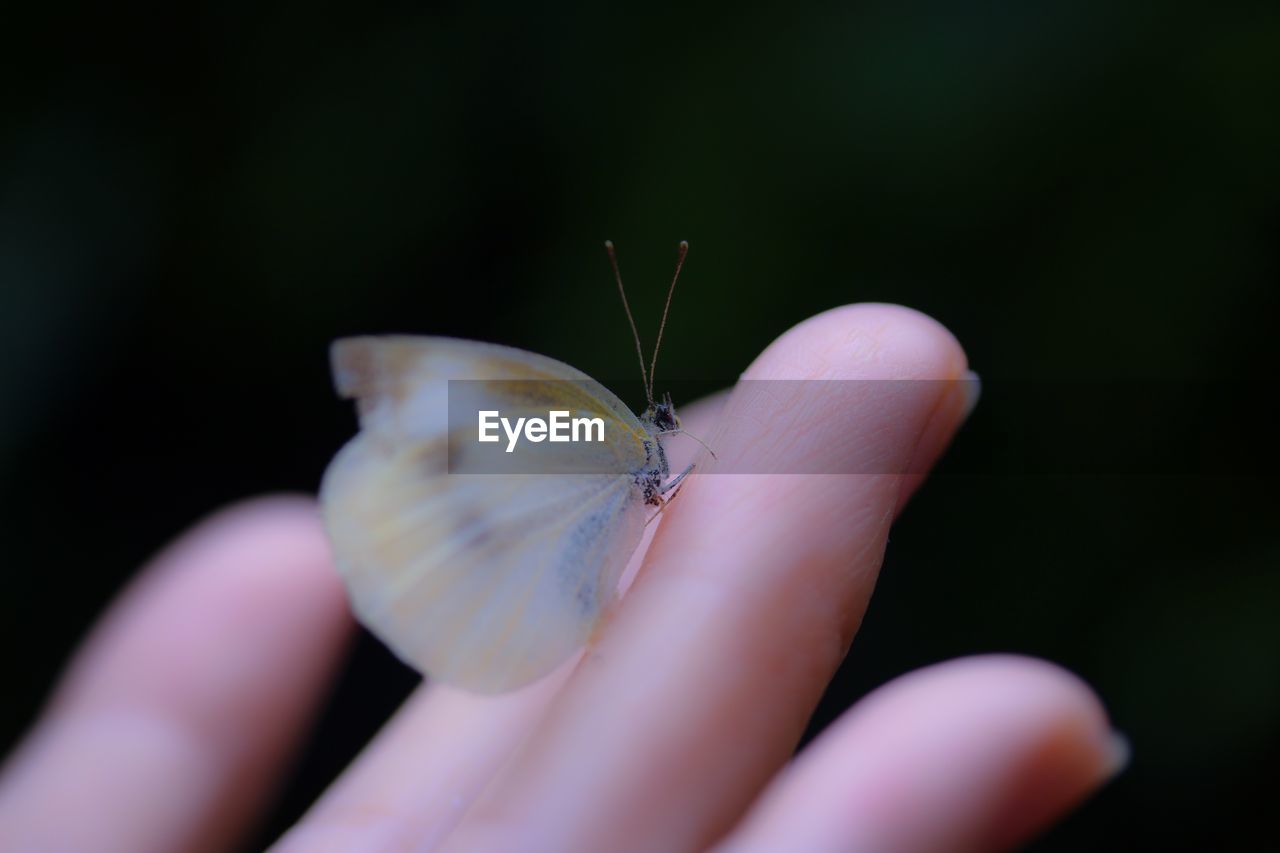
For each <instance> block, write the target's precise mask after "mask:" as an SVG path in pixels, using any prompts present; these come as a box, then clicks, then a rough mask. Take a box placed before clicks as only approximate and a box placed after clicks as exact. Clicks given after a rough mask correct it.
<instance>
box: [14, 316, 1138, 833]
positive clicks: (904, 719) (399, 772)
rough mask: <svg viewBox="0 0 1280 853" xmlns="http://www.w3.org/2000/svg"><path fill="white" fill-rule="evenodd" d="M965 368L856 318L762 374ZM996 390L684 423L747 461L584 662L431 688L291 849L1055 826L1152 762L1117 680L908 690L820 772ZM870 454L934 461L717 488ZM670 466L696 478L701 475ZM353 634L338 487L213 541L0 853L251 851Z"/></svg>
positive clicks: (708, 406)
mask: <svg viewBox="0 0 1280 853" xmlns="http://www.w3.org/2000/svg"><path fill="white" fill-rule="evenodd" d="M966 369H967V363H966V360H965V355H964V352H963V351H962V349H961V348H960V346H959V344H958V343H957V342H956V341H955V339H954V338H953V337H952V336H951V335H950V333H948V332H947V331H946V330H945V329H944V328H943V327H942V326H940V325H939V324H937V323H936V322H935V321H933V320H931V319H929V318H928V317H925V316H924V315H921V314H919V313H916V312H914V311H910V310H908V309H905V308H899V307H896V306H886V305H857V306H848V307H845V308H839V309H835V310H833V311H829V312H826V313H824V314H821V315H819V316H817V317H814V318H812V319H810V320H808V321H806V322H804V323H802V324H800V325H799V326H797V327H795V328H793V329H792V330H791V331H789V332H787V333H786V334H785V335H783V336H782V337H781V338H779V339H778V340H777V341H775V342H774V343H773V344H772V345H771V346H769V347H768V348H767V349H766V350H765V352H764V353H763V354H761V355H760V356H759V357H758V358H757V359H756V361H755V362H754V363H753V364H752V365H751V367H750V368H749V369H748V371H747V372H746V374H745V376H748V377H751V378H785V379H804V378H823V379H843V378H849V379H857V378H895V379H910V378H926V379H954V378H958V377H961V376H962V375H964V371H965V370H966ZM937 387H938V388H939V389H945V388H946V387H947V386H945V385H943V384H940V383H939V384H937ZM953 387H957V388H958V387H960V386H953ZM970 403H971V401H970V400H968V399H967V398H966V396H965V395H964V394H963V393H952V392H950V391H946V390H940V391H939V393H938V394H936V395H934V396H933V397H932V398H930V399H924V398H920V399H912V400H906V401H899V402H898V403H896V405H898V406H900V407H901V409H900V410H898V411H894V412H892V413H891V414H892V417H893V420H894V421H895V423H899V424H902V425H904V426H905V428H903V429H895V430H892V431H890V432H889V433H886V432H885V431H884V430H882V429H881V430H874V431H873V429H872V428H873V426H874V425H875V424H876V423H878V422H880V421H881V420H882V417H881V416H883V415H884V414H885V413H883V412H880V413H875V412H867V411H864V410H863V409H860V408H858V407H857V406H854V405H852V404H850V405H842V404H841V403H840V402H839V401H837V403H836V404H835V405H832V406H829V407H825V408H823V409H822V410H819V411H817V412H816V413H815V412H807V413H805V414H804V418H803V424H802V425H801V426H799V427H798V426H797V422H796V420H795V419H796V418H797V415H796V413H795V412H792V411H789V410H788V408H787V407H786V406H785V405H782V406H780V407H779V408H778V410H777V411H776V414H774V415H771V416H770V417H767V418H764V419H761V418H759V417H754V418H752V419H747V418H741V417H739V418H735V417H734V407H735V401H734V398H733V397H731V396H730V397H728V398H727V402H726V397H725V396H724V395H722V396H720V397H718V398H715V399H713V400H709V401H705V402H704V403H702V404H698V405H696V406H693V407H689V408H687V409H686V410H685V411H683V412H682V418H683V420H684V423H685V426H686V427H687V428H688V429H690V430H692V431H694V432H695V433H697V434H699V435H700V436H702V437H704V438H707V439H708V440H709V441H710V443H711V444H712V446H714V447H715V450H716V454H717V457H718V460H715V461H710V460H707V459H706V457H702V458H701V460H700V462H699V465H700V470H695V473H694V474H693V475H691V476H690V477H689V478H688V479H687V480H686V481H685V483H684V484H683V486H682V488H681V489H680V492H679V495H678V496H677V497H676V498H675V500H674V501H673V502H672V503H671V505H670V506H669V507H667V508H666V510H665V512H664V517H663V519H662V521H661V522H660V523H659V524H657V525H654V529H655V530H656V533H655V534H654V535H653V537H652V542H651V543H650V544H649V545H648V550H647V552H646V553H645V554H644V555H643V559H642V560H641V558H639V557H638V558H637V563H638V564H639V568H638V575H637V578H636V580H635V582H634V584H633V585H632V587H631V589H630V591H629V592H628V594H627V595H626V597H625V598H624V600H623V601H622V603H621V604H620V605H619V606H618V607H617V608H616V610H615V611H614V612H613V613H612V614H611V615H610V617H609V619H608V620H607V623H606V624H605V625H604V627H603V628H602V629H601V630H600V632H599V634H598V637H597V638H596V640H595V641H594V642H593V644H592V646H591V648H590V649H589V650H588V651H587V652H586V653H585V654H584V655H583V656H582V658H581V660H580V661H576V662H573V663H571V664H569V665H566V666H565V667H564V668H563V669H562V670H561V671H559V672H557V673H556V674H555V675H553V676H552V677H550V678H548V679H546V680H544V681H542V682H540V683H538V684H536V685H534V686H532V687H530V688H526V689H525V690H522V691H519V692H517V693H514V694H508V695H505V696H501V697H496V698H492V697H490V698H484V697H475V696H469V695H467V694H464V693H460V692H458V691H455V690H452V689H450V688H447V687H443V686H439V685H434V684H429V683H428V684H424V685H423V686H421V687H420V688H418V690H417V691H416V692H415V693H414V694H413V695H412V696H411V697H410V698H409V699H408V700H407V701H406V703H405V704H404V706H403V707H402V708H401V709H400V710H399V711H398V712H397V713H396V714H395V716H394V717H393V718H392V719H391V720H390V721H388V723H387V724H386V726H385V727H384V728H383V730H382V731H381V732H380V733H379V734H378V735H376V736H375V737H374V739H373V740H372V741H371V742H370V744H369V745H368V746H367V747H366V749H365V750H364V752H363V753H362V754H361V755H360V756H358V757H357V758H356V760H355V761H354V762H353V763H352V765H351V766H350V767H348V768H347V770H346V771H345V772H344V773H343V774H342V775H341V776H339V778H338V779H336V780H335V781H334V782H333V784H332V786H331V787H330V788H329V790H328V791H327V792H326V793H325V794H324V795H323V796H322V797H321V799H320V800H319V801H317V802H316V803H315V804H314V806H313V807H312V808H311V810H310V811H309V812H308V813H307V814H306V815H305V816H304V817H303V818H302V819H301V820H300V821H299V823H298V824H297V825H296V826H295V827H294V828H293V829H292V830H290V831H289V832H288V833H287V834H286V835H285V836H284V837H283V838H282V839H280V840H279V842H278V843H277V845H276V849H278V850H281V851H304V850H305V851H311V850H318V851H365V850H432V849H444V850H495V851H511V850H539V851H540V850H546V851H595V850H663V851H681V850H699V849H706V848H708V847H714V848H716V849H721V850H730V851H755V850H760V851H772V850H806V851H827V850H832V851H835V850H852V851H964V850H999V849H1006V848H1009V847H1012V846H1016V845H1017V844H1018V843H1019V842H1021V841H1023V840H1025V839H1027V838H1029V837H1031V836H1032V835H1034V834H1036V833H1037V832H1040V831H1043V830H1044V829H1045V828H1046V827H1047V826H1049V825H1050V824H1052V822H1053V821H1054V820H1056V819H1057V818H1059V817H1060V816H1062V815H1063V814H1064V813H1066V812H1067V811H1069V810H1070V809H1071V808H1072V807H1073V806H1075V805H1076V804H1078V803H1079V802H1080V801H1081V800H1082V799H1083V798H1085V797H1087V796H1088V795H1089V794H1090V793H1091V792H1093V791H1094V790H1095V789H1096V788H1098V787H1099V786H1100V785H1102V784H1103V783H1104V782H1105V781H1106V780H1107V779H1108V778H1110V777H1111V776H1112V775H1113V774H1114V773H1115V772H1117V771H1118V770H1119V769H1120V767H1121V766H1122V765H1123V761H1124V750H1123V747H1122V746H1121V744H1122V741H1120V740H1119V739H1117V738H1116V737H1115V736H1114V735H1113V734H1112V732H1111V727H1110V724H1109V723H1108V720H1107V717H1106V714H1105V712H1104V710H1103V708H1102V705H1101V703H1100V702H1099V700H1098V699H1097V698H1096V696H1095V695H1094V694H1093V692H1092V691H1091V690H1090V689H1089V688H1088V687H1087V686H1086V685H1085V684H1084V683H1083V682H1082V681H1081V680H1080V679H1078V678H1077V677H1075V676H1074V675H1072V674H1070V673H1068V672H1066V671H1064V670H1062V669H1060V668H1058V667H1056V666H1055V665H1053V664H1050V663H1047V662H1044V661H1039V660H1034V659H1030V658H1022V657H1015V656H1007V655H1002V656H989V657H975V658H966V659H960V660H954V661H950V662H947V663H943V664H939V665H935V666H932V667H928V668H926V669H923V670H919V671H916V672H913V673H910V674H908V675H905V676H903V677H901V678H899V679H897V680H896V681H893V682H891V683H889V684H888V685H886V686H884V687H882V688H880V689H879V690H877V691H875V692H874V693H872V694H871V695H869V696H867V697H865V698H864V699H862V700H861V701H859V702H858V703H856V704H855V705H854V706H853V707H852V708H850V709H849V710H848V711H847V712H846V713H845V714H844V715H843V716H842V717H841V718H840V719H839V720H838V721H837V722H836V723H835V724H834V725H832V726H831V727H830V728H829V729H828V730H827V731H825V732H824V733H823V734H822V735H821V736H820V737H819V738H818V739H817V740H816V741H814V742H813V743H812V744H810V745H809V746H808V747H807V748H806V749H805V750H803V751H802V752H801V753H800V754H799V755H798V756H793V752H794V749H795V746H796V743H797V740H798V738H799V737H800V735H801V733H802V731H803V729H804V726H805V723H806V721H807V719H808V717H809V715H810V714H811V712H812V711H813V708H814V706H815V704H816V702H817V701H818V699H819V697H820V695H821V693H822V691H823V688H824V687H825V685H826V684H827V682H828V681H829V680H830V678H831V677H832V675H833V674H834V672H835V670H836V667H837V666H838V664H839V663H840V661H841V659H842V658H843V656H844V654H845V652H846V651H847V649H848V647H849V645H850V643H851V642H853V641H854V635H855V634H856V632H857V628H858V624H859V622H860V620H861V618H862V614H863V612H864V610H865V608H866V607H867V604H868V602H869V599H870V597H871V592H872V588H873V586H874V583H875V579H876V575H877V573H878V571H879V568H880V564H881V559H882V557H883V554H884V549H885V545H886V536H887V533H888V530H889V525H890V522H891V521H892V519H893V517H894V516H895V515H896V514H897V513H898V512H900V511H902V509H903V506H904V504H905V502H906V500H907V498H908V496H909V495H910V494H911V493H912V492H913V491H914V490H915V489H916V488H917V486H919V484H920V482H921V480H922V479H923V476H924V474H923V472H924V471H926V470H927V469H928V467H929V465H930V464H931V463H932V462H933V461H934V460H935V459H936V458H937V457H938V456H939V455H940V454H941V453H942V451H943V450H944V449H945V448H946V446H947V445H948V444H949V443H950V441H951V438H952V436H953V434H954V433H955V431H956V429H957V428H958V427H959V425H960V424H961V422H962V421H963V419H964V416H965V414H966V411H967V409H968V406H969V405H970ZM864 408H865V407H864ZM693 447H694V448H695V449H696V445H694V446H693ZM868 448H870V450H868ZM850 453H864V454H865V453H883V454H887V456H886V457H885V458H886V459H893V460H898V462H900V463H906V464H907V465H908V466H909V469H910V470H911V471H913V472H919V473H913V474H910V475H896V474H877V475H858V476H825V477H823V476H788V477H776V476H775V477H770V476H767V475H750V476H748V475H734V476H706V474H707V473H708V472H709V471H711V470H713V467H712V466H714V465H724V464H732V461H733V460H734V459H735V458H741V457H740V456H739V455H740V454H754V455H755V456H754V457H753V458H757V459H758V458H759V456H760V454H766V455H768V454H772V455H773V456H771V457H769V456H766V458H772V459H775V460H776V461H777V463H778V466H777V467H778V469H779V470H785V468H786V467H787V465H788V464H789V463H791V462H794V461H795V460H796V459H805V460H808V461H810V462H812V461H815V460H816V461H818V462H820V463H822V464H828V463H829V464H830V466H831V467H832V469H839V468H840V467H841V464H842V461H843V459H842V457H841V456H840V454H850ZM788 454H791V456H788ZM672 455H673V457H674V458H673V459H672V465H673V468H674V469H675V470H679V469H680V468H682V467H683V466H684V464H685V460H686V459H689V458H692V453H691V452H687V453H686V454H684V455H682V454H681V452H680V450H679V449H678V448H676V447H675V446H674V443H673V450H672ZM702 466H705V467H702ZM888 467H893V466H888ZM898 467H899V469H901V467H902V466H901V465H899V466H898ZM809 470H812V466H810V468H809ZM993 511H998V508H993ZM952 570H954V571H957V572H980V571H981V567H980V566H974V565H966V564H965V563H964V562H963V561H959V562H958V563H957V564H956V565H955V566H953V567H952ZM1034 570H1035V568H1034V567H1033V566H1028V571H1034ZM975 618H980V617H978V616H976V617H975ZM352 630H353V625H352V622H351V618H350V616H349V615H348V612H347V608H346V601H345V596H344V592H343V589H342V587H341V584H340V582H339V580H338V577H337V575H336V574H335V572H334V570H333V568H332V566H331V565H330V563H329V558H328V547H327V544H326V541H325V538H324V534H323V531H322V530H321V528H320V524H319V519H318V515H317V513H316V510H315V507H314V505H313V504H312V502H311V501H310V500H309V499H306V498H301V497H298V498H294V497H275V498H263V499H257V500H253V501H248V502H246V503H243V504H240V505H237V506H235V507H232V508H230V509H228V510H225V511H223V512H221V513H218V514H217V515H215V516H213V517H212V518H210V519H208V520H206V521H204V522H202V523H200V524H199V525H197V526H196V527H195V529H194V530H192V531H190V532H188V533H187V534H185V535H183V536H182V537H180V538H179V539H178V541H177V542H175V543H174V544H172V545H170V546H169V547H168V548H166V549H165V550H164V551H163V552H161V554H160V555H159V556H157V557H156V558H155V559H154V560H153V561H152V563H151V564H150V565H149V566H147V567H146V568H145V569H144V570H143V571H142V572H141V573H140V575H139V577H138V579H137V580H136V581H135V582H134V583H133V584H132V585H131V586H130V587H129V588H128V589H127V590H126V591H125V592H124V593H123V594H122V596H121V597H120V599H119V600H118V601H117V602H116V603H115V604H114V605H113V606H112V607H111V608H110V610H109V611H108V612H107V614H106V616H105V617H104V618H103V619H102V621H101V623H100V624H99V625H98V626H97V627H96V628H95V629H94V631H93V632H92V633H91V635H90V636H89V638H88V640H87V641H86V643H85V644H84V647H83V648H82V649H81V650H80V651H79V653H78V654H77V655H76V657H75V659H74V661H73V662H72V664H71V665H70V667H69V668H68V670H67V672H66V673H65V675H64V676H63V678H62V681H61V683H60V685H59V686H58V688H57V689H56V691H55V693H54V695H53V697H52V699H51V700H50V702H49V705H48V707H47V708H46V709H45V711H44V713H43V715H42V717H41V718H40V720H39V721H38V722H37V724H36V725H35V727H34V729H33V730H32V732H31V733H30V734H29V735H28V736H27V737H26V739H25V741H24V742H23V743H22V744H21V745H20V746H19V748H18V749H17V750H16V751H15V753H14V754H13V755H12V756H11V757H10V758H9V760H8V762H7V764H6V765H5V767H4V769H3V773H2V774H0V849H5V850H27V849H48V850H87V849H93V850H97V851H111V850H120V851H135V853H136V851H151V850H155V851H167V850H222V849H226V848H227V847H228V846H229V845H233V844H234V843H235V841H236V839H238V838H241V837H242V835H243V833H244V831H245V830H246V829H247V828H249V827H251V826H252V822H253V820H254V818H255V817H256V816H258V815H260V814H261V812H262V811H263V809H264V808H265V807H266V806H267V805H269V803H270V800H271V795H272V792H273V789H274V786H275V784H276V782H277V780H278V778H279V773H280V771H281V770H282V768H283V767H284V765H285V763H286V761H287V760H288V759H289V757H290V755H291V754H292V753H293V751H294V750H295V749H296V748H297V747H298V746H299V745H300V742H301V738H302V736H303V734H304V733H305V732H306V730H307V726H308V722H309V720H310V719H311V717H312V715H313V713H314V712H315V710H316V705H317V703H318V702H320V701H321V700H322V698H323V695H324V692H325V690H326V687H327V685H328V684H329V683H330V679H331V677H332V675H333V673H334V670H335V669H336V666H337V663H338V661H339V660H340V658H341V652H342V650H343V648H344V647H345V645H346V642H347V640H348V638H349V636H350V635H351V633H352Z"/></svg>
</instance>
